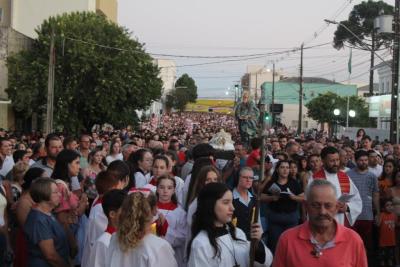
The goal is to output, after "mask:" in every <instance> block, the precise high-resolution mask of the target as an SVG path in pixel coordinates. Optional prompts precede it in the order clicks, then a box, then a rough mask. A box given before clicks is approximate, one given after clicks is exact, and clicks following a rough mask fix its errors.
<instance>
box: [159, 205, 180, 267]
mask: <svg viewBox="0 0 400 267" xmlns="http://www.w3.org/2000/svg"><path fill="white" fill-rule="evenodd" d="M158 212H160V213H162V214H163V215H164V216H165V219H166V220H167V222H168V229H167V233H166V235H165V237H164V238H165V240H167V241H168V243H169V244H170V245H171V246H172V248H173V249H174V251H175V259H176V261H177V263H178V266H179V267H183V266H186V264H185V248H186V246H185V244H186V236H187V223H186V212H185V210H183V209H182V208H181V207H180V206H178V207H177V208H175V209H172V208H166V209H162V208H160V207H159V208H158Z"/></svg>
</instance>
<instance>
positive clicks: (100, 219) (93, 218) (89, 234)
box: [81, 199, 108, 266]
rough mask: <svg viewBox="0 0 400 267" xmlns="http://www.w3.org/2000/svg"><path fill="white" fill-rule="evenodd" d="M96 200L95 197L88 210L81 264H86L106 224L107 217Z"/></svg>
mask: <svg viewBox="0 0 400 267" xmlns="http://www.w3.org/2000/svg"><path fill="white" fill-rule="evenodd" d="M96 201H97V199H95V200H94V202H93V203H95V204H94V205H93V206H92V209H91V210H90V214H89V220H88V222H87V226H86V233H85V242H84V247H83V253H82V261H81V266H88V263H89V260H90V255H91V252H92V248H93V246H94V244H95V242H96V240H97V239H98V238H99V237H100V236H101V235H102V234H103V233H104V231H105V230H106V228H107V224H108V219H107V217H106V215H105V214H104V211H103V206H102V205H101V203H97V204H96Z"/></svg>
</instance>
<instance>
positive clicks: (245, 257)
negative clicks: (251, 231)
mask: <svg viewBox="0 0 400 267" xmlns="http://www.w3.org/2000/svg"><path fill="white" fill-rule="evenodd" d="M236 237H237V238H239V239H241V240H244V241H236V240H233V239H232V238H231V236H230V234H229V233H228V234H225V235H223V236H220V237H218V238H217V244H218V246H219V248H220V251H221V257H214V255H215V251H214V248H213V247H212V246H211V244H210V240H209V239H208V235H207V233H206V231H201V232H200V233H199V234H198V235H197V236H196V237H195V238H194V239H193V242H192V246H191V250H190V257H189V262H188V267H203V266H208V267H232V266H235V264H236V263H237V264H238V265H239V266H240V267H247V266H249V251H250V242H249V241H247V240H246V235H245V234H244V232H243V231H242V230H240V229H239V228H236ZM264 248H265V262H262V263H257V262H255V263H257V265H256V266H270V265H271V263H272V253H271V251H270V250H269V249H268V248H267V247H266V246H265V245H264ZM235 259H236V262H235Z"/></svg>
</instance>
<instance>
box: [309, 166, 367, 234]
mask: <svg viewBox="0 0 400 267" xmlns="http://www.w3.org/2000/svg"><path fill="white" fill-rule="evenodd" d="M324 172H325V178H326V180H328V181H329V182H331V183H332V184H333V185H334V186H335V187H336V198H339V197H340V196H341V195H342V190H341V187H340V184H339V178H338V176H337V173H329V172H327V171H326V170H325V169H324ZM312 181H313V177H311V178H310V179H309V180H308V184H310V183H311V182H312ZM349 181H350V192H349V195H354V197H352V198H351V199H350V201H349V202H348V203H346V204H347V206H348V207H349V210H350V212H346V213H337V214H336V217H335V218H336V220H337V222H339V223H340V224H342V225H344V216H345V215H346V217H347V220H348V221H349V224H350V225H351V226H352V225H354V223H355V222H356V220H357V217H358V215H360V214H361V211H362V200H361V196H360V193H359V192H358V189H357V187H356V185H355V184H354V183H353V181H352V180H351V179H350V177H349Z"/></svg>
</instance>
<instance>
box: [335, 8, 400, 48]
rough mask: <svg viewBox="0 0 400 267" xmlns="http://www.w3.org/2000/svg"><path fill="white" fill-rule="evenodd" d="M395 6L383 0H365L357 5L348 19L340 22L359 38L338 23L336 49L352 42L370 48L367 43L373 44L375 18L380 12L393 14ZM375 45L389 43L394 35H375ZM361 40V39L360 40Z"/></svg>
mask: <svg viewBox="0 0 400 267" xmlns="http://www.w3.org/2000/svg"><path fill="white" fill-rule="evenodd" d="M393 10H394V8H393V6H391V5H389V4H387V3H385V2H383V1H371V0H368V1H367V2H365V1H363V2H362V3H361V4H358V5H355V6H354V7H353V10H352V11H351V12H350V14H349V18H348V20H344V21H341V22H340V23H341V24H343V25H345V26H346V27H347V28H349V29H350V30H351V31H352V32H353V33H354V34H355V35H356V36H358V38H359V39H358V38H356V37H355V36H354V35H353V34H351V33H350V32H349V31H348V30H346V29H345V28H344V27H342V26H340V25H338V26H337V29H336V31H335V34H334V39H333V46H334V47H335V48H336V49H341V48H343V46H345V43H346V42H347V43H350V44H351V45H352V46H354V47H356V48H359V49H363V50H368V49H366V48H365V44H367V45H369V46H371V45H372V43H371V41H372V40H371V39H372V35H373V32H374V19H375V18H376V17H378V16H379V15H380V14H382V13H383V14H386V15H390V14H393ZM374 39H375V42H374V47H375V49H379V47H381V46H382V45H385V44H386V45H387V44H388V42H390V41H391V39H392V37H390V36H388V35H378V36H375V37H374ZM360 40H361V41H360Z"/></svg>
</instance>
